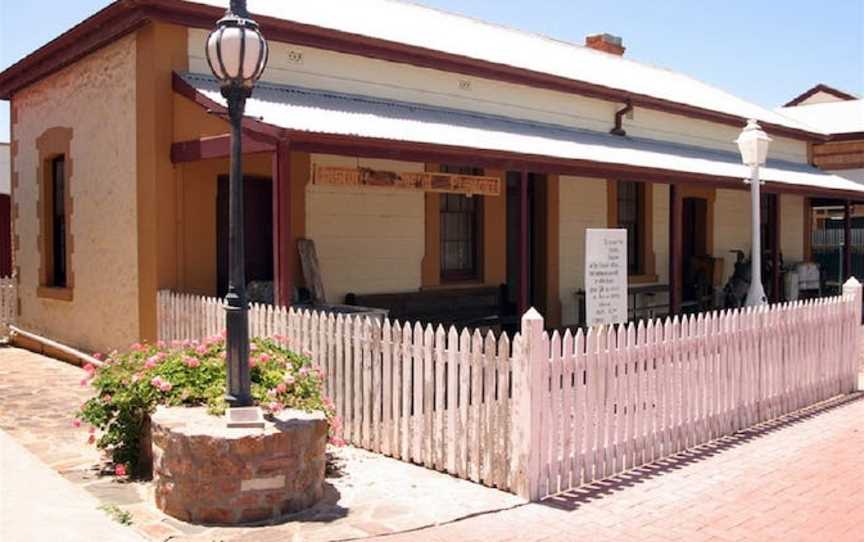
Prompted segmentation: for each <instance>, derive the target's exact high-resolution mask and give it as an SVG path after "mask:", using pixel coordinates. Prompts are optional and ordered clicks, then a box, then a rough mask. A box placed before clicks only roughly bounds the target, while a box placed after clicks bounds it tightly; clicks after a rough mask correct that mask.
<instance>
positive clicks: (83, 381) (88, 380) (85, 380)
mask: <svg viewBox="0 0 864 542" xmlns="http://www.w3.org/2000/svg"><path fill="white" fill-rule="evenodd" d="M89 383H90V379H89V378H86V377H85V378H82V379H81V386H82V387H83V386H86V385H87V384H89Z"/></svg>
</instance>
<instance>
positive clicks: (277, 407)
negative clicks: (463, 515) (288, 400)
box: [267, 401, 285, 414]
mask: <svg viewBox="0 0 864 542" xmlns="http://www.w3.org/2000/svg"><path fill="white" fill-rule="evenodd" d="M284 409H285V406H284V405H283V404H282V403H280V402H278V401H273V402H271V403H270V404H268V405H267V410H269V411H270V412H272V413H273V414H277V413H279V412H282V411H283V410H284Z"/></svg>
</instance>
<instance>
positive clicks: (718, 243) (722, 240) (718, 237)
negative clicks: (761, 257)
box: [714, 190, 752, 284]
mask: <svg viewBox="0 0 864 542" xmlns="http://www.w3.org/2000/svg"><path fill="white" fill-rule="evenodd" d="M714 205H715V207H714V209H715V211H714V257H715V258H722V259H723V262H724V265H723V284H725V283H726V281H727V280H728V279H729V277H730V276H732V272H733V271H734V270H735V258H736V256H735V254H732V253H730V252H729V251H730V250H743V251H744V256H745V257H746V258H749V257H750V246H751V243H750V238H751V231H752V230H751V226H750V223H751V220H750V192H748V191H745V190H717V199H716V201H715V203H714Z"/></svg>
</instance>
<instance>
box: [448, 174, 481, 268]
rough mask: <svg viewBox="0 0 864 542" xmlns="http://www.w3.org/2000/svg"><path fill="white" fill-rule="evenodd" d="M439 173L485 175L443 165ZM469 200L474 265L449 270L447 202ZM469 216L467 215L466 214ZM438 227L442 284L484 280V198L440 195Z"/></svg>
mask: <svg viewBox="0 0 864 542" xmlns="http://www.w3.org/2000/svg"><path fill="white" fill-rule="evenodd" d="M439 171H440V172H441V173H450V174H454V175H477V176H482V175H483V174H484V170H483V169H482V168H475V167H471V166H454V165H441V166H439ZM450 197H454V198H467V199H469V200H471V201H472V205H473V210H472V211H471V214H472V215H473V216H472V232H471V233H472V235H471V245H472V247H471V248H472V250H471V252H472V265H471V267H470V268H464V269H452V270H448V269H445V268H444V260H445V258H444V254H445V246H444V245H445V243H447V242H449V241H448V240H447V239H446V238H445V234H444V231H445V228H444V213H445V207H446V206H445V201H446V199H447V198H450ZM466 214H467V213H466ZM438 227H439V238H438V251H439V252H438V253H439V262H438V273H439V280H440V281H441V283H442V284H452V283H459V282H474V281H479V280H482V275H483V265H482V263H483V242H484V234H483V198H482V196H466V195H463V194H438Z"/></svg>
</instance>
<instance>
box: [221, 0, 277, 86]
mask: <svg viewBox="0 0 864 542" xmlns="http://www.w3.org/2000/svg"><path fill="white" fill-rule="evenodd" d="M206 53H207V62H208V63H209V64H210V70H211V71H212V72H213V75H215V76H216V79H218V80H219V82H220V83H221V84H222V86H223V87H224V86H229V85H242V86H246V87H251V86H252V85H254V84H255V82H256V81H257V80H258V79H259V78H260V77H261V74H263V73H264V68H265V67H266V66H267V58H268V55H269V50H268V47H267V41H266V40H265V39H264V36H262V35H261V31H260V30H259V29H258V25H257V24H256V23H255V22H254V21H251V20H249V19H243V18H239V17H226V18H224V19H222V20H221V21H219V24H218V26H217V27H216V30H214V31H213V32H211V33H210V36H209V37H208V38H207V50H206Z"/></svg>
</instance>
